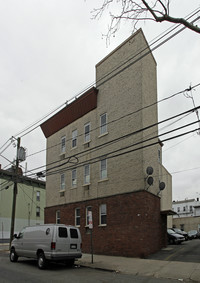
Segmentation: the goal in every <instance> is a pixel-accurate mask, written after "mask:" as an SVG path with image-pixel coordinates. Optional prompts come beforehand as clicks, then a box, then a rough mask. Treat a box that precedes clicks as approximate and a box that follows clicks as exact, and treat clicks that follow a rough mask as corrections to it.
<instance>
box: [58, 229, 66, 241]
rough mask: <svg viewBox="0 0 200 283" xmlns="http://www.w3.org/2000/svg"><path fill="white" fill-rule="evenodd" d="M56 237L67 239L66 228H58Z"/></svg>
mask: <svg viewBox="0 0 200 283" xmlns="http://www.w3.org/2000/svg"><path fill="white" fill-rule="evenodd" d="M58 236H59V237H60V238H67V228H64V227H59V228H58Z"/></svg>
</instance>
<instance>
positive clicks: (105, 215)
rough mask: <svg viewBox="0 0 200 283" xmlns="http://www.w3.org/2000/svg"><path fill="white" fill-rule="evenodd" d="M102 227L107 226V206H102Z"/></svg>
mask: <svg viewBox="0 0 200 283" xmlns="http://www.w3.org/2000/svg"><path fill="white" fill-rule="evenodd" d="M99 224H100V225H106V224H107V207H106V204H101V205H100V223H99Z"/></svg>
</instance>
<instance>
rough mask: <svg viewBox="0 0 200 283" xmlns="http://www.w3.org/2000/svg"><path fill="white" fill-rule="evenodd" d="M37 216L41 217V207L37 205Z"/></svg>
mask: <svg viewBox="0 0 200 283" xmlns="http://www.w3.org/2000/svg"><path fill="white" fill-rule="evenodd" d="M36 217H40V207H39V206H37V207H36Z"/></svg>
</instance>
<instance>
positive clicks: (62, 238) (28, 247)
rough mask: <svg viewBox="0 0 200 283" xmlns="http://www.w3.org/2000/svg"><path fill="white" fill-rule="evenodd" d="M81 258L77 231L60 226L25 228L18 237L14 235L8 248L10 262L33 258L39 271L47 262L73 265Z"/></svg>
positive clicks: (72, 227)
mask: <svg viewBox="0 0 200 283" xmlns="http://www.w3.org/2000/svg"><path fill="white" fill-rule="evenodd" d="M81 256H82V253H81V235H80V231H79V229H78V228H76V227H74V226H66V225H62V224H45V225H38V226H30V227H25V228H24V229H23V230H22V231H21V232H20V233H19V235H16V234H15V235H14V240H13V241H12V243H11V248H10V261H11V262H16V261H17V260H18V257H28V258H35V259H37V262H38V267H39V268H40V269H44V268H45V267H46V264H47V262H48V261H57V262H58V261H62V262H66V263H67V264H69V265H73V264H74V261H75V259H76V258H80V257H81Z"/></svg>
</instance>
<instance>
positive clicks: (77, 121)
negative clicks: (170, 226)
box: [41, 30, 172, 257]
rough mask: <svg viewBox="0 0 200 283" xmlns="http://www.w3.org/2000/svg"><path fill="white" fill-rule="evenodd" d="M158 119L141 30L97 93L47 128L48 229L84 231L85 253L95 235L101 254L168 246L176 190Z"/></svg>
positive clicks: (119, 51) (101, 78) (99, 72)
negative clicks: (167, 166) (55, 225)
mask: <svg viewBox="0 0 200 283" xmlns="http://www.w3.org/2000/svg"><path fill="white" fill-rule="evenodd" d="M157 116H158V115H157V82H156V62H155V59H154V57H153V55H152V53H151V51H150V49H149V47H148V43H147V41H146V39H145V37H144V34H143V32H142V30H139V31H137V32H136V33H135V34H133V35H132V36H131V37H129V38H128V39H127V40H126V41H125V42H123V43H122V44H121V45H120V46H118V47H117V48H116V49H115V50H113V52H111V53H110V54H108V56H106V57H105V58H104V59H103V60H102V61H100V62H99V63H98V64H97V65H96V85H95V86H94V87H91V88H90V89H89V90H87V91H85V93H83V94H81V95H79V96H78V97H75V98H74V99H73V100H72V101H71V102H70V103H68V105H66V107H65V108H63V109H62V110H60V111H59V112H58V113H56V114H55V115H54V116H52V117H51V118H49V119H48V120H47V121H45V122H44V123H43V124H42V125H41V129H42V131H43V133H44V135H45V137H46V139H47V160H46V162H47V171H46V209H45V222H46V223H55V222H57V223H65V224H71V225H76V226H78V227H79V228H80V231H81V234H82V240H83V252H90V248H91V247H90V243H91V241H90V232H91V228H92V235H93V249H94V253H97V254H108V255H121V256H136V257H144V256H147V255H148V254H150V253H153V252H156V251H157V250H159V249H160V248H162V247H163V246H165V245H166V228H167V215H168V214H170V213H171V203H172V198H171V197H172V192H171V191H172V187H171V176H170V174H169V173H168V172H167V170H166V169H165V168H164V167H163V166H162V158H161V157H162V146H163V144H162V143H161V141H159V139H158V126H157V122H158V117H157ZM147 168H150V170H147ZM152 169H153V170H152ZM163 181H164V182H165V184H166V187H165V189H164V190H163V191H161V190H160V183H161V182H163ZM91 216H92V217H91Z"/></svg>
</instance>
